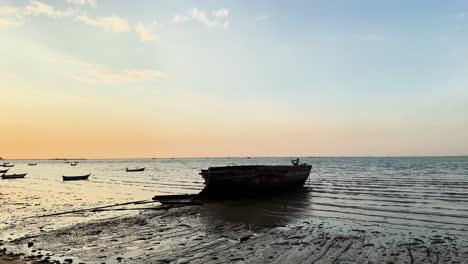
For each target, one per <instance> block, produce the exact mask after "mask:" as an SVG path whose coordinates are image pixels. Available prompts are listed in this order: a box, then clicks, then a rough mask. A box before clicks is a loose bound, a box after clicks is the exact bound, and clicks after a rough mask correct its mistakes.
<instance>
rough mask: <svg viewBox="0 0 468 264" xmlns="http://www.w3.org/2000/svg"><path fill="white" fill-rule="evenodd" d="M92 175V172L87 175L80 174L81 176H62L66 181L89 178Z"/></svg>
mask: <svg viewBox="0 0 468 264" xmlns="http://www.w3.org/2000/svg"><path fill="white" fill-rule="evenodd" d="M89 176H91V173H88V174H86V175H79V176H65V175H64V176H62V178H63V180H64V181H80V180H87V179H88V178H89Z"/></svg>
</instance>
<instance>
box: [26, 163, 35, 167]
mask: <svg viewBox="0 0 468 264" xmlns="http://www.w3.org/2000/svg"><path fill="white" fill-rule="evenodd" d="M28 165H29V166H36V165H37V163H28Z"/></svg>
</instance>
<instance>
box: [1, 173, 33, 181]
mask: <svg viewBox="0 0 468 264" xmlns="http://www.w3.org/2000/svg"><path fill="white" fill-rule="evenodd" d="M26 174H27V173H22V174H10V175H7V174H3V175H2V179H4V180H8V179H22V178H24V177H25V176H26Z"/></svg>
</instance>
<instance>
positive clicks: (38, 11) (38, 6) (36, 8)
mask: <svg viewBox="0 0 468 264" xmlns="http://www.w3.org/2000/svg"><path fill="white" fill-rule="evenodd" d="M24 11H25V14H26V15H36V16H37V15H46V16H49V17H69V16H73V14H74V13H73V11H72V10H66V11H62V10H58V9H56V8H55V7H53V6H51V5H48V4H44V3H41V2H39V1H34V0H30V1H29V4H28V5H27V6H26V7H25V8H24Z"/></svg>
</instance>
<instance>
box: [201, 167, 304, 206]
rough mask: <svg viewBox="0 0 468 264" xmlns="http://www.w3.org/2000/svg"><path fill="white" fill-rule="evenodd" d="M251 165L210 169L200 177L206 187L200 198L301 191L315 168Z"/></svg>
mask: <svg viewBox="0 0 468 264" xmlns="http://www.w3.org/2000/svg"><path fill="white" fill-rule="evenodd" d="M292 162H293V165H290V166H287V165H286V166H285V165H279V166H278V165H274V166H269V165H249V166H226V167H210V168H208V169H207V170H202V171H201V172H200V175H201V176H202V177H203V179H204V180H205V188H204V189H203V190H202V191H201V192H200V196H204V197H209V198H225V197H246V196H256V195H264V194H271V193H280V192H287V191H294V190H297V189H300V188H301V187H302V186H303V185H304V183H305V181H306V180H307V178H308V177H309V174H310V171H311V169H312V166H311V165H308V164H299V160H298V159H297V160H293V161H292Z"/></svg>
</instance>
